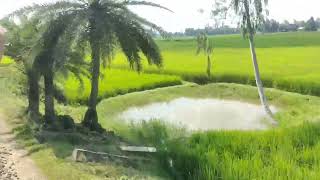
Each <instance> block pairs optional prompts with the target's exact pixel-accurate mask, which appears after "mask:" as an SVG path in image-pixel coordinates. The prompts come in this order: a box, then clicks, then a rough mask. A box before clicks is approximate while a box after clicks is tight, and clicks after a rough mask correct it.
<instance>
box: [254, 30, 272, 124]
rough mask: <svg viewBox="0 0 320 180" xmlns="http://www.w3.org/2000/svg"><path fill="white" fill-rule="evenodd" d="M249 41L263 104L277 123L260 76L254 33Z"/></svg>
mask: <svg viewBox="0 0 320 180" xmlns="http://www.w3.org/2000/svg"><path fill="white" fill-rule="evenodd" d="M249 43H250V50H251V56H252V63H253V67H254V73H255V78H256V84H257V88H258V92H259V97H260V101H261V104H262V106H263V108H264V110H265V111H266V113H267V114H268V115H269V117H270V118H271V120H272V123H273V124H277V123H276V121H275V120H274V118H273V113H272V111H271V109H270V107H269V104H268V101H267V98H266V96H265V93H264V89H263V84H262V81H261V77H260V70H259V65H258V60H257V54H256V50H255V45H254V38H253V34H250V36H249Z"/></svg>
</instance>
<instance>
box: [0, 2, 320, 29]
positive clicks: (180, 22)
mask: <svg viewBox="0 0 320 180" xmlns="http://www.w3.org/2000/svg"><path fill="white" fill-rule="evenodd" d="M0 1H1V5H0V18H1V17H3V16H4V15H6V14H8V13H10V12H12V11H14V10H16V9H19V8H21V7H23V6H25V5H31V4H32V3H44V2H54V1H55V0H0ZM149 1H152V2H155V3H159V4H161V5H163V6H166V7H168V8H169V9H171V10H173V11H174V13H170V12H167V11H164V10H159V9H156V8H151V7H135V8H133V10H134V11H135V12H137V13H138V14H139V15H141V16H142V17H145V18H147V19H149V20H151V21H152V22H155V23H156V24H158V25H160V26H161V27H163V28H164V29H165V30H167V31H171V32H182V31H184V29H185V28H187V27H193V28H203V27H204V26H205V25H207V24H213V20H212V19H210V10H211V9H212V7H213V4H214V3H213V2H214V0H149ZM319 8H320V0H303V1H302V0H269V6H268V9H269V11H270V15H269V18H274V19H277V20H278V21H283V20H285V19H287V20H289V21H293V19H296V20H306V19H309V18H310V17H311V16H314V17H320V10H319ZM199 9H204V10H205V13H204V14H203V15H201V14H200V13H199V12H198V10H199Z"/></svg>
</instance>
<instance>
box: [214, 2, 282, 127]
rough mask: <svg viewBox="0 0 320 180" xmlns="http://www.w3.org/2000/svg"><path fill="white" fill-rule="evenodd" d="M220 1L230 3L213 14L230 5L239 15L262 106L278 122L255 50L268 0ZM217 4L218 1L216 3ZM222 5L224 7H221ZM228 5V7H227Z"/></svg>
mask: <svg viewBox="0 0 320 180" xmlns="http://www.w3.org/2000/svg"><path fill="white" fill-rule="evenodd" d="M218 1H220V3H218V4H220V5H221V4H226V3H230V4H228V5H226V6H220V9H216V10H214V11H213V14H217V12H219V11H220V12H222V13H225V11H226V10H229V7H232V9H233V12H234V13H235V14H236V15H237V17H239V19H240V23H239V24H240V25H241V29H242V33H243V36H244V37H245V38H248V39H249V44H250V51H251V58H252V63H253V67H254V73H255V79H256V85H257V88H258V92H259V97H260V101H261V104H262V106H263V107H264V109H265V111H266V112H267V114H268V115H269V117H270V118H271V119H272V120H273V123H275V124H276V121H274V119H273V114H272V111H271V110H270V107H269V105H268V102H267V98H266V96H265V92H264V89H263V84H262V81H261V76H260V70H259V65H258V59H257V54H256V50H255V43H254V36H255V33H256V30H257V28H258V27H259V25H260V24H261V23H262V22H263V20H264V15H266V14H267V11H266V5H267V4H268V0H231V1H226V0H218ZM216 4H217V3H216ZM221 7H222V8H221ZM226 7H227V8H226Z"/></svg>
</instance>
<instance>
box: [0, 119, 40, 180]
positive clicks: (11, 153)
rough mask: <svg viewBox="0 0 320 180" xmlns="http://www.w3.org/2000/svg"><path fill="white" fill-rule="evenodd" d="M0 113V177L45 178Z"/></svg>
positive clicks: (11, 179) (23, 179) (7, 178)
mask: <svg viewBox="0 0 320 180" xmlns="http://www.w3.org/2000/svg"><path fill="white" fill-rule="evenodd" d="M4 119H5V117H4V116H3V115H1V114H0V179H1V180H17V179H21V180H45V179H46V178H45V177H44V176H43V175H42V173H41V172H40V170H39V169H38V168H37V167H36V165H35V164H34V162H33V161H32V160H31V159H30V157H28V152H27V151H25V150H23V149H21V148H19V147H18V144H17V143H16V142H15V140H14V135H13V134H12V130H11V128H10V127H9V126H8V125H7V124H6V123H5V121H4Z"/></svg>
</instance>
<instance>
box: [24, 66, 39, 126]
mask: <svg viewBox="0 0 320 180" xmlns="http://www.w3.org/2000/svg"><path fill="white" fill-rule="evenodd" d="M27 77H28V86H29V91H28V102H29V105H28V115H29V118H30V120H32V121H34V122H39V119H40V112H39V102H40V92H39V74H38V73H37V72H35V70H28V71H27Z"/></svg>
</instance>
